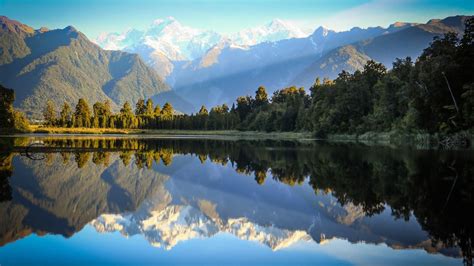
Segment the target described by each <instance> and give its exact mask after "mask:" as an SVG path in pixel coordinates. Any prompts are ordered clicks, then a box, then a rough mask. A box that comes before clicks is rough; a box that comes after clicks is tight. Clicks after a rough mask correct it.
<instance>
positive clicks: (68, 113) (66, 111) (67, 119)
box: [60, 102, 72, 127]
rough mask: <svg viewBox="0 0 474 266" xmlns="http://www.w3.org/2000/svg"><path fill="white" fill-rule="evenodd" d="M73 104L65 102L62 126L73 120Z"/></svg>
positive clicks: (61, 116) (62, 112)
mask: <svg viewBox="0 0 474 266" xmlns="http://www.w3.org/2000/svg"><path fill="white" fill-rule="evenodd" d="M71 113H72V110H71V106H69V104H68V103H67V102H64V104H63V107H62V109H61V112H60V119H61V126H62V127H67V126H68V125H69V123H70V121H71Z"/></svg>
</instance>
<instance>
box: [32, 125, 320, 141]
mask: <svg viewBox="0 0 474 266" xmlns="http://www.w3.org/2000/svg"><path fill="white" fill-rule="evenodd" d="M31 132H32V133H42V134H93V135H145V136H151V135H158V136H160V135H162V136H221V137H239V138H260V139H314V135H313V134H312V133H311V132H269V133H268V132H256V131H238V130H165V129H112V128H60V127H42V126H31Z"/></svg>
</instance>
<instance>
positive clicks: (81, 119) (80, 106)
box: [74, 98, 91, 127]
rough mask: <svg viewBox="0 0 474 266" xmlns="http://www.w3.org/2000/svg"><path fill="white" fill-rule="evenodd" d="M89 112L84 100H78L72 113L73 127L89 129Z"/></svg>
mask: <svg viewBox="0 0 474 266" xmlns="http://www.w3.org/2000/svg"><path fill="white" fill-rule="evenodd" d="M90 118H91V111H90V108H89V104H88V103H87V101H86V100H85V99H84V98H81V99H79V101H78V102H77V105H76V110H75V112H74V120H75V123H74V126H76V127H90Z"/></svg>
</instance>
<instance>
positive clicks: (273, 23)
mask: <svg viewBox="0 0 474 266" xmlns="http://www.w3.org/2000/svg"><path fill="white" fill-rule="evenodd" d="M268 26H286V22H285V21H283V20H281V19H279V18H275V19H273V20H272V21H270V23H268Z"/></svg>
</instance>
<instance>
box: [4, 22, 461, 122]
mask: <svg viewBox="0 0 474 266" xmlns="http://www.w3.org/2000/svg"><path fill="white" fill-rule="evenodd" d="M467 18H469V17H468V16H454V17H448V18H446V19H442V20H440V19H433V20H430V21H428V22H427V23H426V24H417V23H403V22H396V23H394V24H392V25H390V26H389V27H387V28H383V27H372V28H367V29H361V28H358V27H355V28H352V29H351V30H348V31H342V32H336V31H333V30H330V29H327V28H324V27H318V28H317V29H316V30H315V31H314V32H313V33H312V34H310V35H308V36H306V35H307V34H305V32H304V31H302V30H301V29H299V28H298V27H296V26H294V25H292V24H291V23H289V22H287V21H282V20H278V19H275V20H273V21H272V22H270V23H268V24H266V25H262V26H259V27H256V28H251V29H247V30H243V31H241V32H238V33H235V34H230V35H228V36H225V35H222V34H219V33H217V32H213V31H208V30H200V29H196V28H193V27H190V26H186V25H182V24H181V23H180V22H179V21H177V20H176V19H174V18H172V17H168V18H166V19H158V20H155V21H154V22H153V23H152V24H151V26H150V27H149V28H147V29H145V30H137V29H129V30H127V31H124V32H123V33H109V34H103V35H101V36H99V38H97V39H96V40H94V41H95V42H96V43H97V44H98V45H99V46H100V47H99V46H97V45H96V44H94V43H93V42H91V41H90V40H89V39H88V38H87V37H86V36H85V35H84V34H82V33H81V32H79V31H78V30H76V29H75V28H74V27H66V28H64V29H59V30H48V29H46V28H41V29H38V30H34V29H33V28H31V27H29V26H27V25H24V24H22V23H20V22H17V21H14V20H10V19H8V18H6V17H1V28H0V55H1V56H0V83H1V84H3V85H4V86H6V87H10V88H13V89H15V91H16V94H17V100H16V102H15V105H16V106H17V107H20V109H22V110H23V111H26V112H27V114H28V115H29V116H36V117H38V115H39V113H40V112H41V110H42V108H43V106H44V104H45V102H46V100H47V99H52V100H54V101H55V102H56V104H57V105H61V104H62V103H63V102H64V101H68V102H69V103H70V104H75V103H76V102H77V100H78V99H79V98H81V97H85V98H87V99H88V101H89V102H90V103H91V104H92V103H94V102H96V101H104V100H109V101H111V102H112V105H113V107H114V108H115V109H118V106H120V105H122V104H123V103H124V102H125V101H126V100H128V101H130V102H131V103H132V104H134V103H135V102H136V101H137V100H138V99H139V98H153V100H154V101H155V103H159V104H164V103H165V102H166V101H169V102H171V103H172V104H173V106H174V107H175V108H176V109H178V110H179V111H183V112H187V113H191V112H197V111H198V109H199V107H200V106H201V105H206V106H207V107H212V106H214V105H217V104H222V103H226V104H228V105H231V104H232V103H233V102H234V101H235V99H236V98H237V97H238V96H242V95H253V94H254V91H255V90H256V88H257V87H258V86H260V85H263V86H265V87H266V88H267V91H268V92H269V93H270V94H271V93H272V92H273V91H275V90H277V89H281V88H284V87H288V86H293V85H295V86H303V87H305V88H306V89H308V88H309V87H310V86H311V85H312V84H313V82H314V80H315V78H316V77H317V76H319V77H321V78H323V77H328V78H335V77H337V74H338V73H340V72H341V71H342V70H346V71H349V72H353V71H355V70H358V69H361V68H362V67H363V65H364V64H365V62H366V61H367V60H370V59H373V60H375V61H378V62H381V63H383V64H385V65H386V66H387V67H388V68H390V67H391V64H392V62H393V61H394V60H395V58H397V57H398V58H404V57H407V56H411V57H412V58H416V57H417V56H419V55H420V54H421V52H422V51H423V49H424V48H425V47H427V46H428V44H429V43H430V42H431V41H432V39H433V37H435V36H441V35H443V34H445V33H447V32H456V33H458V34H460V33H462V31H463V30H464V22H465V20H466V19H467ZM115 50H122V51H115ZM137 54H138V55H137ZM165 82H166V83H165ZM170 88H172V89H171V90H170Z"/></svg>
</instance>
